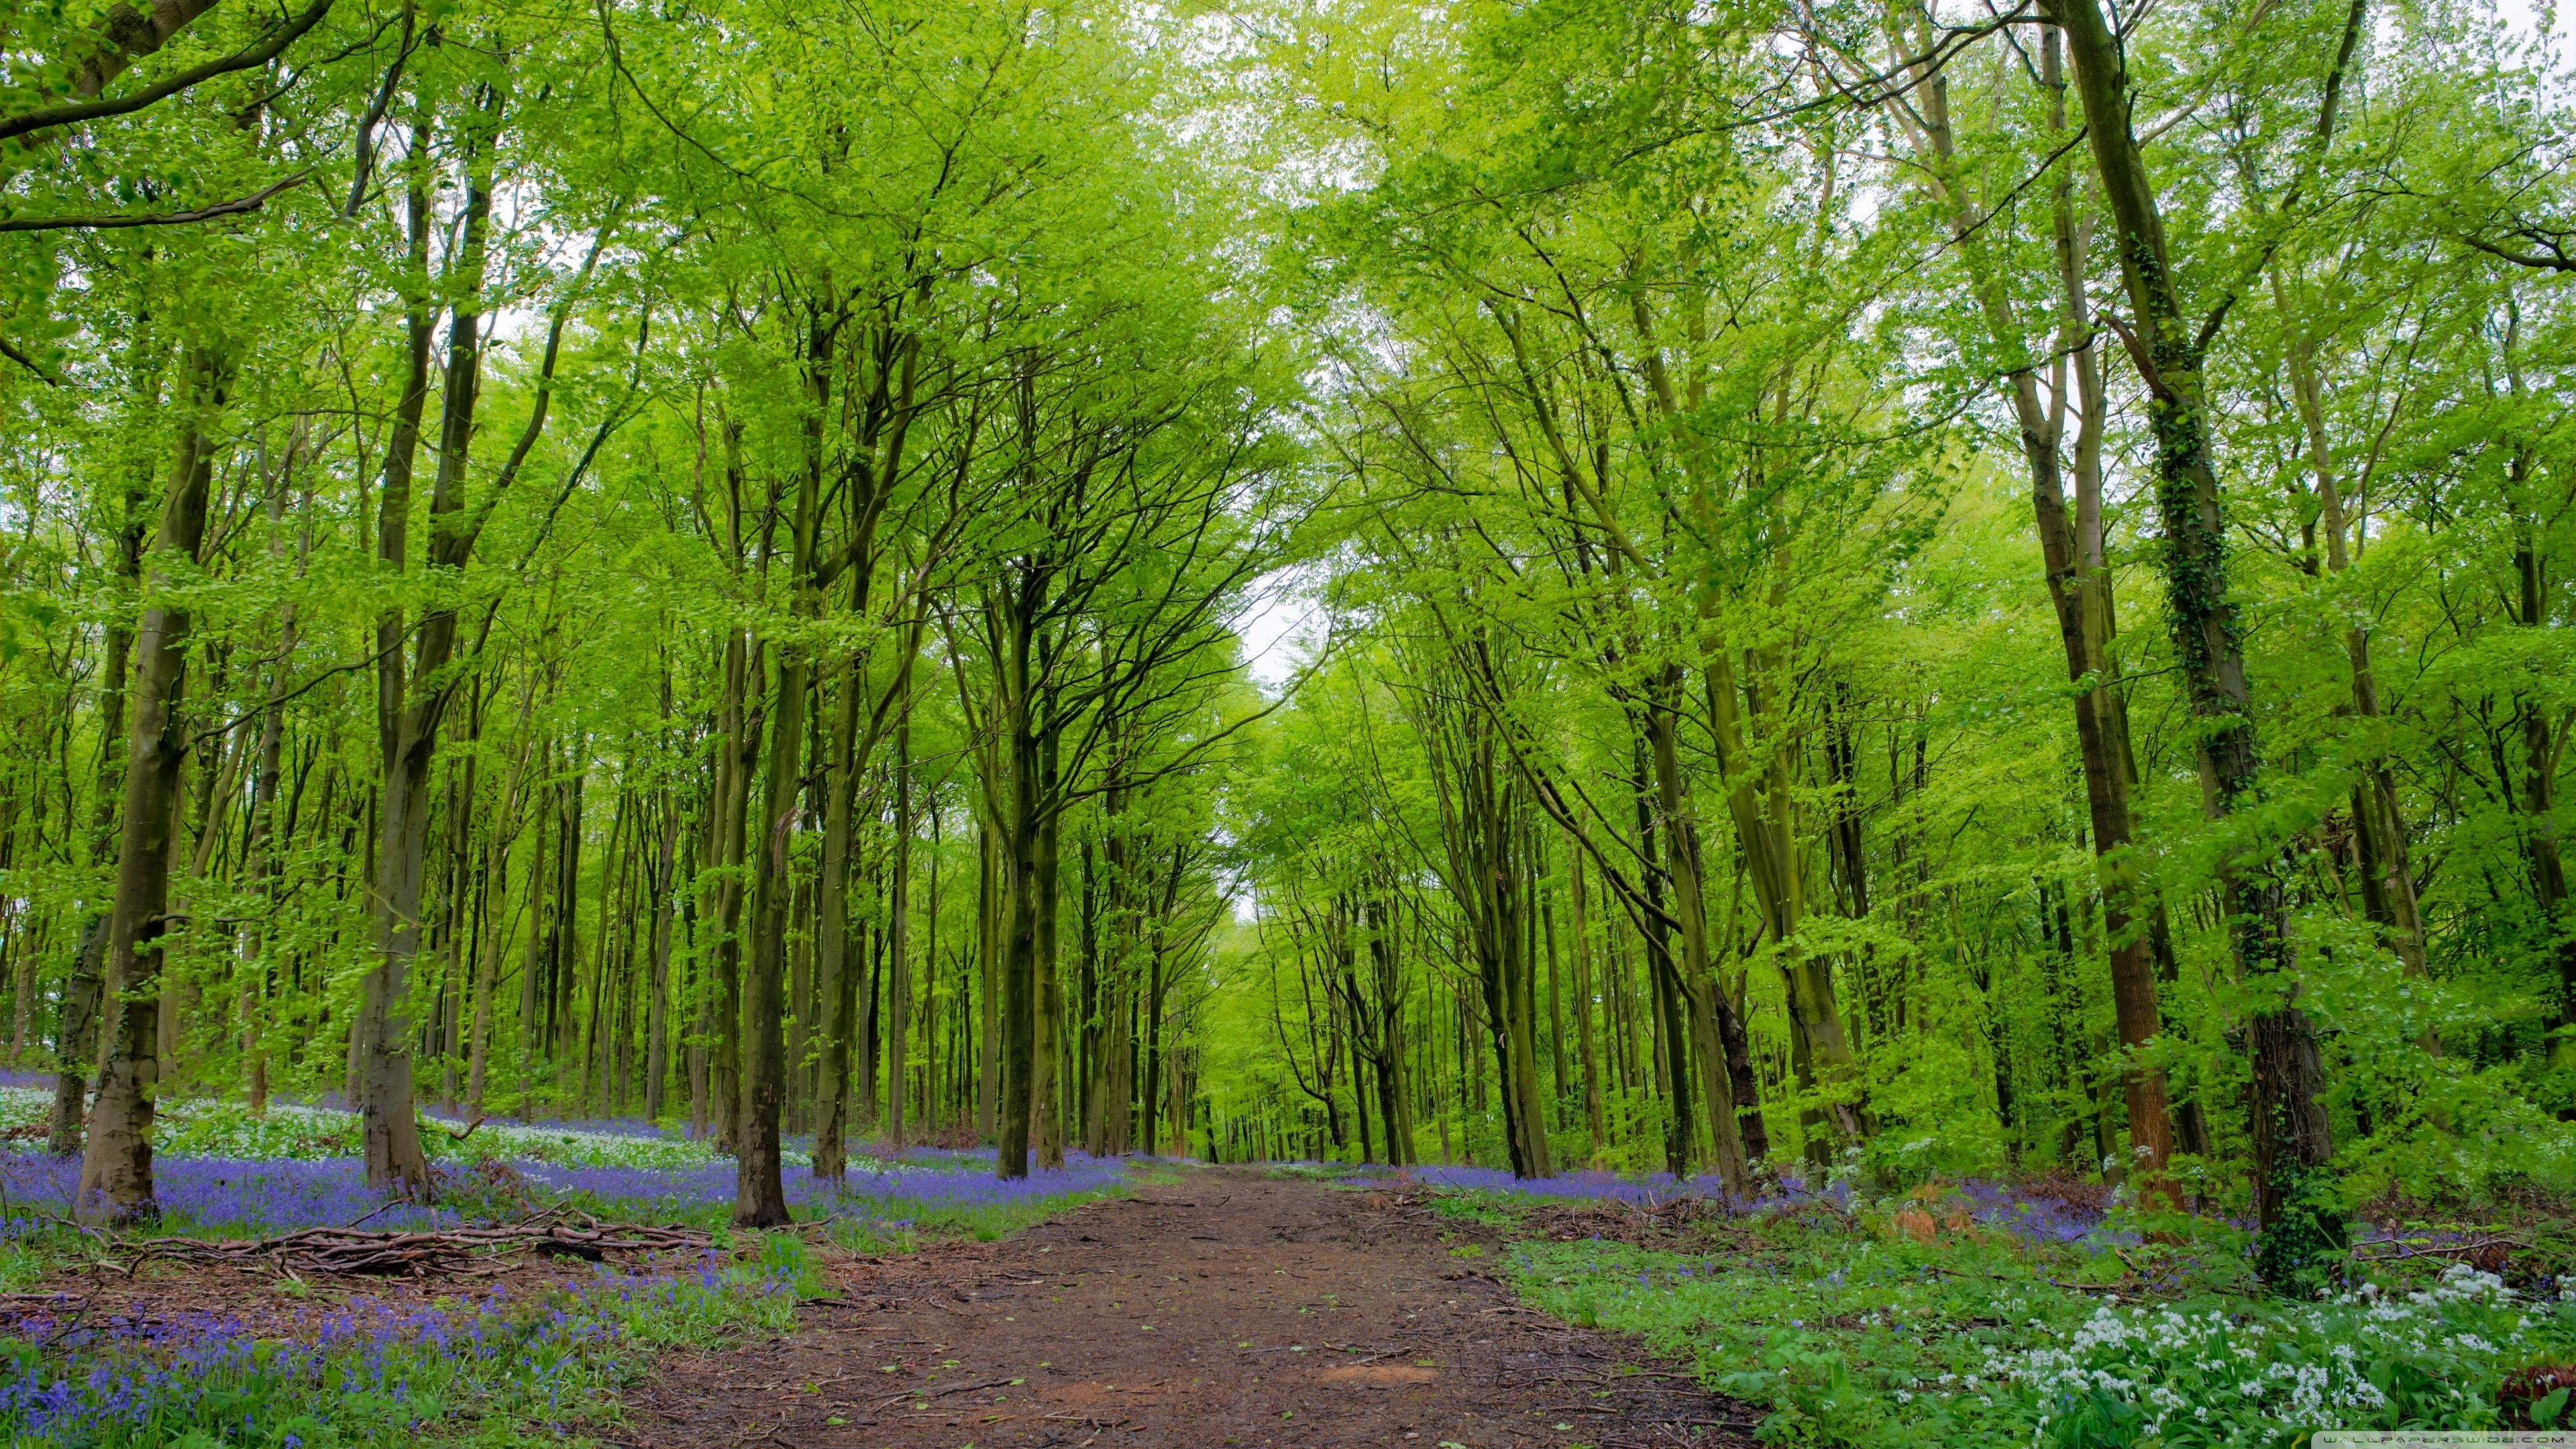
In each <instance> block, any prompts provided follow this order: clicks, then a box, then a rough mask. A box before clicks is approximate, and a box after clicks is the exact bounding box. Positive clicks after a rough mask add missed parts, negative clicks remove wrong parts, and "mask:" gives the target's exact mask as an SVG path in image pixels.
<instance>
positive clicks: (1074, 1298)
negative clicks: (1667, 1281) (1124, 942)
mask: <svg viewBox="0 0 2576 1449" xmlns="http://www.w3.org/2000/svg"><path fill="white" fill-rule="evenodd" d="M1455 1236H1456V1235H1455V1234H1450V1233H1444V1232H1443V1231H1442V1230H1441V1229H1440V1228H1439V1227H1438V1225H1437V1224H1436V1223H1434V1222H1432V1221H1430V1220H1428V1215H1426V1214H1423V1213H1420V1212H1418V1211H1409V1210H1407V1209H1406V1208H1405V1207H1404V1206H1402V1205H1401V1204H1399V1203H1397V1202H1395V1201H1394V1200H1392V1199H1391V1198H1389V1197H1388V1196H1387V1195H1385V1194H1380V1193H1360V1192H1352V1191H1347V1190H1336V1189H1333V1188H1329V1187H1325V1186H1322V1185H1319V1184H1316V1183H1313V1182H1306V1181H1296V1180H1290V1179H1284V1178H1279V1177H1273V1176H1269V1175H1266V1174H1264V1173H1262V1172H1260V1171H1258V1170H1251V1169H1221V1168H1216V1169H1200V1170H1195V1171H1191V1172H1189V1173H1188V1174H1187V1175H1186V1176H1184V1177H1183V1178H1182V1179H1181V1180H1180V1181H1179V1182H1178V1183H1176V1184H1169V1185H1161V1186H1154V1187H1148V1188H1145V1189H1143V1190H1142V1191H1140V1192H1139V1193H1138V1194H1137V1195H1135V1196H1133V1197H1129V1198H1123V1199H1118V1200H1113V1201H1107V1202H1099V1203H1094V1204H1092V1205H1090V1206H1088V1207H1085V1208H1082V1209H1081V1210H1079V1211H1077V1212H1074V1213H1071V1214H1068V1215H1066V1216H1064V1217H1061V1218H1057V1219H1055V1220H1053V1221H1050V1222H1047V1223H1043V1224H1041V1225H1039V1226H1036V1227H1033V1228H1030V1229H1029V1230H1027V1231H1026V1232H1023V1233H1019V1234H1017V1235H1015V1236H1012V1237H1010V1238H1007V1239H1004V1240H1002V1241H998V1242H987V1243H950V1244H939V1245H933V1246H930V1247H927V1248H925V1249H924V1250H923V1251H922V1252H919V1253H916V1254H910V1255H905V1256H901V1257H891V1258H885V1259H873V1260H854V1261H850V1262H845V1263H841V1264H836V1265H832V1266H831V1267H830V1268H829V1269H828V1273H829V1275H830V1277H831V1279H832V1280H833V1284H834V1287H835V1288H836V1290H837V1292H838V1294H839V1297H838V1299H837V1301H827V1302H824V1303H818V1304H808V1305H807V1306H806V1308H805V1309H804V1310H803V1311H801V1312H800V1313H799V1315H798V1318H799V1324H800V1326H799V1327H798V1329H797V1330H796V1331H795V1332H794V1333H792V1334H790V1335H788V1336H786V1337H784V1338H779V1339H775V1340H772V1341H769V1342H765V1343H758V1344H753V1345H749V1346H744V1347H736V1348H730V1349H722V1350H715V1351H699V1352H683V1353H679V1354H676V1355H671V1356H666V1357H665V1358H663V1359H662V1361H661V1362H660V1364H659V1365H658V1367H657V1369H656V1371H655V1372H654V1374H653V1375H652V1376H651V1377H650V1378H648V1379H647V1380H646V1381H645V1382H644V1383H643V1384H641V1385H639V1386H637V1387H636V1388H635V1389H633V1390H631V1391H630V1392H629V1393H628V1394H627V1395H626V1396H625V1402H626V1407H627V1416H628V1417H627V1422H626V1424H625V1425H623V1426H620V1427H618V1428H614V1429H611V1430H610V1431H609V1432H608V1433H607V1434H606V1435H604V1436H603V1437H605V1438H606V1439H607V1440H608V1441H609V1442H610V1443H613V1444H618V1445H622V1446H626V1449H678V1446H683V1445H686V1446H701V1445H712V1446H734V1445H743V1446H751V1445H780V1446H787V1449H841V1446H849V1449H861V1446H864V1449H931V1446H936V1449H962V1446H968V1445H972V1446H978V1449H1000V1446H1018V1445H1025V1446H1036V1445H1064V1446H1068V1449H1075V1446H1084V1445H1099V1446H1104V1449H1105V1446H1131V1445H1132V1446H1166V1445H1168V1446H1187V1449H1201V1446H1217V1445H1245V1446H1254V1445H1282V1446H1285V1445H1297V1446H1305V1445H1322V1446H1340V1445H1363V1444H1365V1445H1398V1446H1400V1445H1404V1444H1408V1443H1414V1444H1420V1445H1421V1446H1423V1449H1439V1446H1444V1445H1447V1446H1464V1449H1504V1446H1535V1445H1551V1446H1569V1445H1591V1446H1599V1449H1610V1446H1614V1445H1622V1446H1626V1445H1638V1446H1642V1445H1656V1444H1701V1445H1746V1444H1750V1443H1751V1442H1752V1429H1753V1427H1754V1425H1755V1424H1756V1423H1758V1422H1759V1420H1760V1414H1759V1413H1758V1412H1757V1411H1754V1410H1752V1409H1750V1408H1747V1407H1746V1406H1744V1405H1741V1404H1737V1403H1734V1402H1733V1401H1730V1400H1727V1399H1723V1398H1719V1397H1715V1396H1713V1395H1711V1394H1709V1393H1708V1392H1707V1391H1705V1390H1704V1389H1702V1388H1701V1387H1700V1386H1699V1385H1698V1383H1697V1382H1696V1381H1695V1380H1694V1379H1693V1378H1692V1376H1691V1375H1690V1374H1689V1373H1688V1372H1687V1371H1684V1370H1682V1369H1680V1368H1679V1367H1678V1366H1676V1365H1673V1364H1671V1363H1668V1362H1665V1361H1662V1360H1659V1359H1656V1358H1654V1357H1652V1356H1651V1355H1649V1354H1647V1353H1646V1352H1645V1351H1644V1350H1643V1349H1641V1348H1639V1347H1638V1346H1637V1345H1636V1342H1635V1341H1634V1340H1631V1339H1624V1338H1621V1337H1615V1336H1611V1335H1605V1334H1602V1333H1597V1332H1591V1331H1586V1330H1582V1329H1575V1328H1569V1327H1567V1326H1565V1325H1564V1324H1561V1323H1559V1322H1557V1321H1556V1320H1554V1319H1552V1318H1549V1317H1547V1316H1545V1315H1543V1314H1541V1313H1538V1312H1536V1311H1534V1310H1532V1309H1529V1308H1526V1307H1523V1306H1521V1305H1520V1304H1519V1303H1518V1302H1517V1301H1515V1298H1514V1295H1513V1293H1512V1291H1511V1290H1510V1288H1508V1287H1507V1286H1505V1285H1504V1284H1503V1283H1501V1282H1499V1281H1497V1280H1496V1279H1494V1278H1493V1277H1491V1276H1489V1275H1487V1274H1486V1273H1484V1272H1482V1271H1479V1270H1478V1269H1477V1268H1476V1267H1475V1266H1474V1265H1475V1263H1476V1261H1477V1260H1478V1258H1480V1257H1481V1256H1482V1250H1481V1248H1480V1247H1479V1246H1478V1245H1476V1244H1474V1243H1460V1242H1455V1241H1444V1238H1455Z"/></svg>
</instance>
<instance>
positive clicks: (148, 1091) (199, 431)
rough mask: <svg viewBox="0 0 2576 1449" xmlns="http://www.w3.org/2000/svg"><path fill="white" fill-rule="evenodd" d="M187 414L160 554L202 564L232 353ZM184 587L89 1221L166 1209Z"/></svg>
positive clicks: (142, 750) (140, 769)
mask: <svg viewBox="0 0 2576 1449" xmlns="http://www.w3.org/2000/svg"><path fill="white" fill-rule="evenodd" d="M185 368H186V373H187V382H186V386H187V401H186V412H185V413H184V415H183V416H182V418H181V420H180V426H179V444H178V456H177V459H176V461H175V462H174V464H173V466H172V469H171V479H170V487H169V489H168V491H167V493H166V495H165V496H164V499H163V502H162V508H161V522H160V525H159V527H158V528H157V529H156V530H155V532H154V535H153V547H152V551H153V553H154V554H155V555H156V556H159V557H161V558H180V559H184V560H185V561H186V564H187V565H188V566H189V567H186V568H183V569H182V570H181V571H180V572H181V573H183V574H184V573H186V572H191V571H193V565H194V564H196V563H197V562H198V558H197V555H198V551H199V550H200V549H201V548H202V547H203V546H204V543H205V535H206V510H207V495H208V492H209V491H210V488H211V486H212V483H213V480H214V471H215V438H214V434H215V429H216V426H217V424H218V422H219V421H220V419H221V417H222V414H223V409H224V403H225V394H226V389H227V386H228V383H229V377H228V374H227V368H226V365H225V362H224V359H223V358H222V356H221V355H220V354H219V353H217V352H216V351H215V350H214V349H213V348H211V347H209V346H207V345H205V344H195V345H192V346H190V348H189V349H188V352H187V357H186V362H185ZM179 583H180V580H179V579H178V578H175V577H173V575H172V573H171V572H170V571H169V569H168V567H167V566H166V565H165V566H163V567H160V568H156V569H154V570H153V572H152V574H151V576H150V578H149V579H148V580H147V581H146V584H145V608H144V612H143V618H142V627H141V628H140V629H139V630H138V631H137V636H136V656H137V659H138V661H139V664H140V668H139V669H138V670H137V672H136V678H135V680H134V698H133V710H134V722H133V729H132V732H131V734H130V736H129V741H130V742H129V745H128V748H127V751H126V757H125V789H124V824H123V830H122V832H121V836H120V839H119V842H118V848H117V861H116V903H115V905H114V907H113V908H112V909H111V911H110V913H109V916H108V928H107V933H106V934H107V961H108V971H109V975H110V979H112V980H114V981H115V982H116V985H117V993H116V997H117V999H116V1002H115V1006H114V1009H113V1011H112V1013H111V1016H110V1019H111V1021H113V1023H114V1030H113V1032H112V1033H111V1035H110V1038H109V1047H108V1059H107V1070H106V1072H105V1073H104V1074H103V1076H102V1078H101V1080H100V1083H99V1092H98V1101H97V1103H96V1105H95V1107H94V1108H93V1110H92V1113H91V1117H92V1120H91V1123H90V1130H89V1140H88V1145H87V1149H86V1151H85V1152H84V1154H83V1155H82V1158H81V1172H80V1184H79V1189H78V1192H77V1195H76V1196H75V1198H74V1199H73V1207H74V1211H75V1213H76V1215H77V1216H78V1217H79V1218H80V1219H81V1220H82V1221H84V1222H92V1223H110V1224H123V1223H139V1222H150V1221H153V1220H155V1219H157V1218H158V1217H159V1216H160V1212H161V1206H160V1202H159V1200H158V1198H157V1197H156V1196H155V1195H154V1192H153V1185H152V1121H153V1094H154V1088H155V1086H156V1085H157V1083H158V1082H159V1079H160V1065H161V1064H160V1059H159V1056H158V1045H159V1039H160V1006H161V1003H160V985H161V983H160V972H161V960H162V944H161V942H162V938H163V936H164V934H165V933H166V932H167V931H168V929H169V921H168V919H167V917H166V916H165V914H164V912H165V910H166V908H167V905H168V902H169V891H170V847H171V839H172V835H173V832H174V831H175V829H176V827H177V823H178V822H177V815H178V805H179V773H180V767H181V766H182V765H183V764H184V763H185V761H186V759H187V753H188V730H187V724H186V721H185V719H184V718H183V716H182V706H183V704H184V702H185V699H186V686H187V669H188V648H189V643H190V637H189V636H190V632H191V629H192V627H193V624H194V620H193V618H192V617H191V615H190V613H189V611H188V610H187V609H186V608H185V607H184V606H181V605H177V604H173V603H171V602H169V601H168V600H167V598H166V596H163V597H159V598H156V597H154V596H155V595H160V594H162V591H164V590H167V589H170V588H173V587H175V586H177V585H178V584H179Z"/></svg>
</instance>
